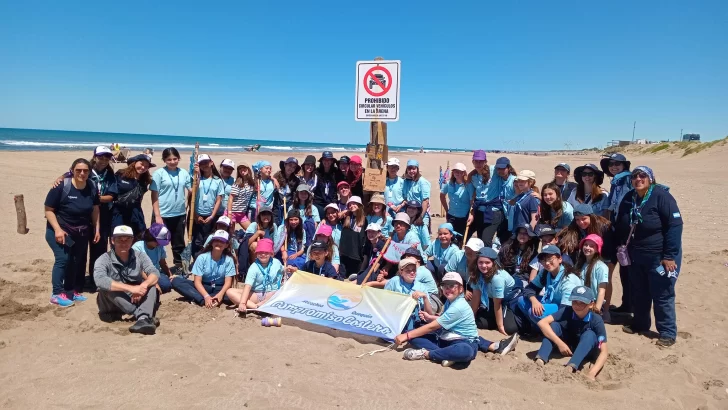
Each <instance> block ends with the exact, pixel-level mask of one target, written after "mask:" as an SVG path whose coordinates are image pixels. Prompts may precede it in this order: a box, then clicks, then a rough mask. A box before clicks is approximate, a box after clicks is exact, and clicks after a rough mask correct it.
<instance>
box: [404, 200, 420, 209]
mask: <svg viewBox="0 0 728 410" xmlns="http://www.w3.org/2000/svg"><path fill="white" fill-rule="evenodd" d="M407 207H408V208H409V207H412V208H422V204H421V203H419V202H417V201H415V200H412V201H407Z"/></svg>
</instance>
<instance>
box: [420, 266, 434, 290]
mask: <svg viewBox="0 0 728 410" xmlns="http://www.w3.org/2000/svg"><path fill="white" fill-rule="evenodd" d="M415 282H417V283H420V284H421V285H422V286H423V287H424V288H425V290H423V292H426V293H429V294H438V292H437V282H435V278H433V277H432V272H430V271H429V269H427V268H426V267H424V266H419V267H418V268H417V276H415Z"/></svg>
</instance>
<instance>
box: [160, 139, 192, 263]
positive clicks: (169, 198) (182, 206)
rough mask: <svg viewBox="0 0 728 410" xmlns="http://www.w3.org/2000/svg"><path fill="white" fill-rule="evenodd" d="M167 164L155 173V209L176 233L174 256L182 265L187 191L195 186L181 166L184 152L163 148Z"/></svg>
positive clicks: (163, 221) (161, 220) (173, 238)
mask: <svg viewBox="0 0 728 410" xmlns="http://www.w3.org/2000/svg"><path fill="white" fill-rule="evenodd" d="M162 160H163V161H164V167H163V168H159V169H158V170H156V171H154V174H152V185H151V187H150V188H149V189H150V190H151V191H152V209H154V219H155V222H156V223H158V224H163V225H164V226H166V227H167V229H168V230H169V233H170V235H171V237H172V257H173V260H174V264H175V266H178V267H179V266H182V258H181V256H180V254H181V253H182V251H184V249H185V219H187V218H186V215H187V210H186V208H187V194H188V192H189V190H190V189H191V188H192V179H191V178H190V174H189V172H187V170H186V169H184V168H180V167H179V160H180V155H179V152H178V151H177V149H175V148H167V149H165V150H164V151H162Z"/></svg>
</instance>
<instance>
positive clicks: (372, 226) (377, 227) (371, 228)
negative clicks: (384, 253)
mask: <svg viewBox="0 0 728 410" xmlns="http://www.w3.org/2000/svg"><path fill="white" fill-rule="evenodd" d="M367 231H377V232H382V227H381V226H380V225H379V224H378V223H376V222H372V223H370V224H369V225H367Z"/></svg>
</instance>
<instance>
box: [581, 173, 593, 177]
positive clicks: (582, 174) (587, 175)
mask: <svg viewBox="0 0 728 410" xmlns="http://www.w3.org/2000/svg"><path fill="white" fill-rule="evenodd" d="M594 175H595V174H594V173H593V172H582V173H581V176H583V177H593V176H594Z"/></svg>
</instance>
